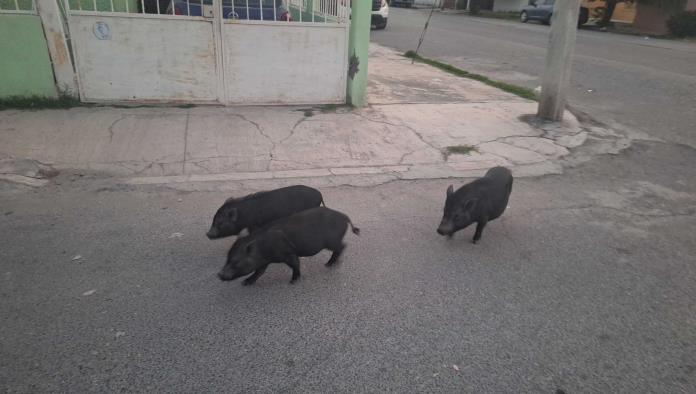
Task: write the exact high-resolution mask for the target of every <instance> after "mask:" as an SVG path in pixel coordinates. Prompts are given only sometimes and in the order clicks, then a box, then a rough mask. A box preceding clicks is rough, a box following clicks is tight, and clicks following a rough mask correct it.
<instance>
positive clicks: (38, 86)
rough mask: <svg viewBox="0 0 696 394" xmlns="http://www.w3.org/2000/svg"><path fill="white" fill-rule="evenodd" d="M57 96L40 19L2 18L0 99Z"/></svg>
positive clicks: (20, 16) (1, 16)
mask: <svg viewBox="0 0 696 394" xmlns="http://www.w3.org/2000/svg"><path fill="white" fill-rule="evenodd" d="M33 95H36V96H46V97H55V96H56V85H55V80H54V78H53V69H52V67H51V59H50V58H49V56H48V47H47V46H46V38H45V37H44V33H43V27H42V26H41V19H40V18H39V17H38V15H18V14H0V97H7V96H33Z"/></svg>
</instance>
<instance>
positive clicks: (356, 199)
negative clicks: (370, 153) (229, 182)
mask: <svg viewBox="0 0 696 394" xmlns="http://www.w3.org/2000/svg"><path fill="white" fill-rule="evenodd" d="M693 168H696V155H694V151H693V149H691V148H688V147H685V146H677V145H671V144H662V143H647V142H646V143H637V144H635V145H634V146H632V147H631V148H629V149H628V150H626V151H624V152H623V153H622V154H621V155H620V156H613V155H604V156H599V157H597V158H596V159H595V160H592V161H590V162H587V163H585V164H583V165H580V166H579V167H577V168H574V169H568V170H567V172H566V174H565V175H562V176H546V177H543V178H538V179H518V180H516V182H515V185H514V188H513V194H512V198H511V202H510V206H509V209H508V211H507V212H506V213H505V214H504V216H503V218H502V219H501V220H497V221H494V222H491V223H490V224H489V225H488V227H487V228H486V230H485V232H484V234H483V239H482V241H481V243H480V244H478V245H472V244H471V243H470V238H471V236H472V234H473V229H467V230H465V231H463V232H462V233H460V234H457V235H456V236H455V237H454V238H453V239H452V240H449V241H448V240H446V239H445V238H443V237H440V236H439V235H437V234H436V232H435V228H436V226H437V224H438V222H439V219H440V215H441V209H442V204H443V201H444V196H445V189H446V187H447V185H449V184H450V182H454V183H456V184H460V183H462V182H464V180H455V181H449V180H436V181H411V182H405V181H402V182H392V183H388V184H384V185H380V186H373V187H338V188H327V189H324V190H322V191H323V193H324V196H325V201H326V203H327V205H328V206H330V207H333V208H336V209H339V210H342V211H344V212H346V213H348V214H349V215H350V216H351V218H352V219H353V221H354V222H355V223H356V225H358V226H360V227H361V229H362V234H361V236H360V237H357V236H354V235H352V234H348V235H347V238H346V241H347V243H348V244H349V246H348V248H347V249H346V252H345V253H344V255H343V260H342V263H341V264H340V265H339V266H337V267H335V268H333V269H327V268H325V267H324V266H323V262H324V261H325V260H326V259H328V253H325V252H323V253H322V254H321V255H318V256H316V257H312V258H304V259H303V262H302V266H303V279H302V280H301V281H300V282H299V283H297V284H295V285H291V284H289V283H288V282H289V280H290V274H291V273H290V270H289V269H288V268H287V267H286V266H284V265H274V266H272V267H270V268H269V270H268V271H267V272H266V274H265V275H264V276H262V277H261V278H260V279H259V280H258V282H257V283H256V285H254V286H251V287H243V286H241V283H240V281H234V282H225V283H223V282H221V281H219V280H218V279H217V278H216V276H215V273H216V272H217V271H218V270H219V269H220V268H221V267H222V265H223V263H224V260H225V255H226V250H227V248H228V247H229V245H230V244H231V242H232V240H231V239H230V240H220V241H217V242H213V241H209V240H208V239H207V238H205V235H204V233H205V231H206V230H207V227H208V225H209V220H210V217H211V215H212V213H213V212H214V210H215V209H216V208H217V206H218V204H220V203H221V202H222V201H223V200H224V199H225V198H226V197H228V196H229V195H230V193H227V192H216V191H196V192H177V191H172V190H167V189H155V188H137V189H124V188H122V187H118V186H115V185H112V186H109V187H104V186H103V185H102V186H100V182H102V181H99V182H97V181H95V180H93V179H87V178H86V177H85V178H80V177H76V176H73V175H72V174H62V175H61V177H60V178H58V180H59V181H60V183H62V185H56V184H55V183H53V184H51V185H50V186H47V187H45V188H42V189H38V190H35V191H32V190H16V188H13V187H9V186H7V185H5V187H4V188H0V201H1V204H0V300H1V301H0V389H1V390H2V391H7V392H25V393H39V392H240V393H241V392H297V393H307V392H316V393H327V392H346V393H348V392H385V391H391V392H457V393H461V392H472V393H474V392H475V393H483V392H509V393H512V392H539V393H554V392H556V390H557V389H561V390H564V391H565V392H566V393H580V392H596V393H609V392H611V393H636V392H660V393H693V392H696V320H694V316H696V304H695V303H694V300H695V299H696V265H695V264H694V261H696V259H695V258H694V256H696V252H695V251H696V241H695V240H696V238H694V236H693V234H694V228H695V226H696V220H695V219H694V214H695V213H696V201H695V200H694V195H696V185H695V184H694V182H693ZM69 177H71V178H73V181H70V180H69V179H68V178H69ZM310 184H311V183H310ZM177 233H180V234H177ZM78 255H79V256H81V257H80V258H76V256H78Z"/></svg>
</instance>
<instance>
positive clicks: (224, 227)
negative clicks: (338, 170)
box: [206, 185, 324, 239]
mask: <svg viewBox="0 0 696 394" xmlns="http://www.w3.org/2000/svg"><path fill="white" fill-rule="evenodd" d="M323 203H324V199H323V197H322V195H321V192H319V190H317V189H314V188H311V187H309V186H303V185H295V186H288V187H283V188H280V189H275V190H269V191H263V192H258V193H254V194H250V195H248V196H245V197H240V198H230V199H228V200H227V201H225V203H224V204H222V206H221V207H220V208H219V209H218V210H217V212H215V216H214V217H213V224H212V225H211V226H210V230H208V232H207V233H206V235H207V236H208V238H210V239H218V238H224V237H229V236H231V235H238V234H239V233H240V232H242V230H244V229H245V228H248V229H249V232H253V231H255V230H257V229H259V228H261V227H263V226H265V225H267V224H268V223H270V222H272V221H274V220H277V219H280V218H284V217H287V216H290V215H292V214H294V213H297V212H300V211H304V210H305V209H310V208H315V207H318V206H319V205H320V204H323Z"/></svg>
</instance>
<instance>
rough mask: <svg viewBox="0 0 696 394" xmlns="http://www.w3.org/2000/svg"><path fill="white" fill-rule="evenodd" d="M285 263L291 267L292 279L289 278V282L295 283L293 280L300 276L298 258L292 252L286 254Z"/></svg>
mask: <svg viewBox="0 0 696 394" xmlns="http://www.w3.org/2000/svg"><path fill="white" fill-rule="evenodd" d="M285 264H287V265H288V266H290V268H292V279H291V280H290V283H295V281H297V279H299V278H300V259H299V258H298V257H297V256H296V255H294V254H293V255H290V256H288V258H287V260H286V261H285Z"/></svg>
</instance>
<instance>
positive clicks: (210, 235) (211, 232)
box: [205, 227, 220, 239]
mask: <svg viewBox="0 0 696 394" xmlns="http://www.w3.org/2000/svg"><path fill="white" fill-rule="evenodd" d="M205 235H206V236H207V237H208V239H215V238H218V237H219V235H220V233H219V231H218V229H216V228H215V227H211V228H210V230H208V232H207V233H205Z"/></svg>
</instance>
